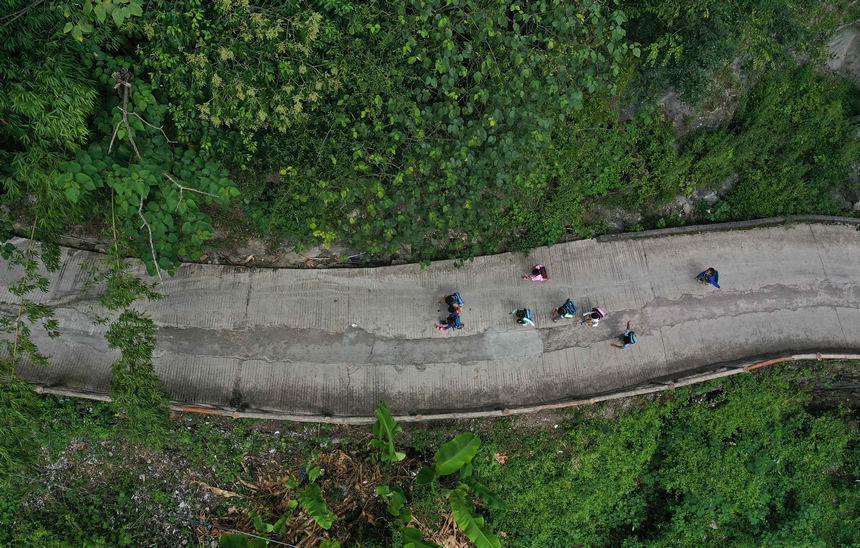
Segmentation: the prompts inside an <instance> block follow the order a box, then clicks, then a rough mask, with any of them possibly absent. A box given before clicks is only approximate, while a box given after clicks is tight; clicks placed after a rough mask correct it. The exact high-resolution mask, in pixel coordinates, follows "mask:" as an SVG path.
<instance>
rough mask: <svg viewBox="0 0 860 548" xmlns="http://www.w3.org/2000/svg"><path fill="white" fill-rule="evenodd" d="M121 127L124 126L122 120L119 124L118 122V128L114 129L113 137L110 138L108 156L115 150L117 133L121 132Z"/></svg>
mask: <svg viewBox="0 0 860 548" xmlns="http://www.w3.org/2000/svg"><path fill="white" fill-rule="evenodd" d="M121 125H122V120H120V121H119V122H117V123H116V127H115V128H113V135H112V136H111V138H110V144H109V145H108V154H110V151H111V150H113V142H114V140H115V139H116V134H117V132H118V131H119V126H121Z"/></svg>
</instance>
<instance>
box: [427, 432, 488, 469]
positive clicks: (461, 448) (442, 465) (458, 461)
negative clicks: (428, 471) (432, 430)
mask: <svg viewBox="0 0 860 548" xmlns="http://www.w3.org/2000/svg"><path fill="white" fill-rule="evenodd" d="M480 446H481V440H479V439H478V437H477V436H475V434H472V433H471V432H464V433H462V434H460V435H459V436H457V437H456V438H454V439H453V440H451V441H449V442H448V443H446V444H445V445H443V446H442V447H440V448H439V451H437V452H436V456H435V457H434V459H435V460H436V466H435V469H436V473H437V474H439V475H440V476H447V475H448V474H453V473H454V472H456V471H457V470H459V469H460V468H461V467H462V466H463V465H464V464H466V463H467V462H470V461H471V460H472V459H473V458H474V457H475V453H477V452H478V448H479V447H480Z"/></svg>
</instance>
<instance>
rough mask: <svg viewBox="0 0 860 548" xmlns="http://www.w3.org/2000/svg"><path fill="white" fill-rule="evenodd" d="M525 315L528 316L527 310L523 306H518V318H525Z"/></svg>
mask: <svg viewBox="0 0 860 548" xmlns="http://www.w3.org/2000/svg"><path fill="white" fill-rule="evenodd" d="M525 317H526V311H525V310H523V309H522V308H518V309H517V318H519V319H523V318H525ZM520 323H522V322H520Z"/></svg>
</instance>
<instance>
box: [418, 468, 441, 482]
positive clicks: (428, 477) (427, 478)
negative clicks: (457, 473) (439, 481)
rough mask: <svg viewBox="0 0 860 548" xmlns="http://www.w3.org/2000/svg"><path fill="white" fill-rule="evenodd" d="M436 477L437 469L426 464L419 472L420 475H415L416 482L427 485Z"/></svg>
mask: <svg viewBox="0 0 860 548" xmlns="http://www.w3.org/2000/svg"><path fill="white" fill-rule="evenodd" d="M435 478H436V471H435V470H433V469H432V468H430V467H429V466H425V467H424V468H422V469H421V471H420V472H418V476H416V477H415V483H417V484H418V485H426V484H428V483H430V482H431V481H433V480H434V479H435Z"/></svg>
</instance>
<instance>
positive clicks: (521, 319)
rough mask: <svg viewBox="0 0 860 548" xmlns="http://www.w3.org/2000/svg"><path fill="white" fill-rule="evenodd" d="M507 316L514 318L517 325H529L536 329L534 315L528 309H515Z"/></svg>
mask: <svg viewBox="0 0 860 548" xmlns="http://www.w3.org/2000/svg"><path fill="white" fill-rule="evenodd" d="M508 315H509V316H511V315H512V316H515V317H516V319H517V323H518V324H520V325H530V326H532V327H534V328H535V329H537V326H536V325H535V315H534V312H532V311H531V309H530V308H515V309H513V310H512V311H511V312H509V313H508Z"/></svg>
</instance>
